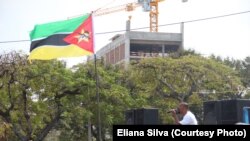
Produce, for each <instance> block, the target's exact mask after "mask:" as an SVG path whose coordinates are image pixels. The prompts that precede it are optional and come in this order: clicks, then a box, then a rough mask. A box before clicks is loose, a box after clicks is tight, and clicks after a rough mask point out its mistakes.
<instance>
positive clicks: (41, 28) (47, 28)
mask: <svg viewBox="0 0 250 141" xmlns="http://www.w3.org/2000/svg"><path fill="white" fill-rule="evenodd" d="M88 17H89V14H87V15H84V16H81V17H77V18H73V19H69V20H64V21H57V22H52V23H46V24H40V25H36V26H35V28H34V29H33V30H32V31H31V33H30V39H31V40H34V39H39V38H44V37H47V36H50V35H53V34H56V33H61V32H73V31H74V30H75V29H76V28H77V27H79V26H80V25H81V24H82V23H83V21H85V20H86V19H87V18H88Z"/></svg>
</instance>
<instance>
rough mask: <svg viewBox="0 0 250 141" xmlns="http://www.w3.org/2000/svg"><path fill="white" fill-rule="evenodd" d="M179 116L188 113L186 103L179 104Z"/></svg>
mask: <svg viewBox="0 0 250 141" xmlns="http://www.w3.org/2000/svg"><path fill="white" fill-rule="evenodd" d="M178 109H179V111H180V114H181V115H185V114H186V113H187V111H188V104H187V103H186V102H181V103H180V104H179V107H178Z"/></svg>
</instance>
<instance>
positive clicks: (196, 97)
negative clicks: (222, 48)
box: [131, 55, 241, 121]
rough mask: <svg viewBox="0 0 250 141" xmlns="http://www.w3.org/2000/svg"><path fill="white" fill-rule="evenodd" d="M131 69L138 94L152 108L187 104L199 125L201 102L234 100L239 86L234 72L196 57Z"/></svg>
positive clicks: (150, 62)
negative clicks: (147, 101)
mask: <svg viewBox="0 0 250 141" xmlns="http://www.w3.org/2000/svg"><path fill="white" fill-rule="evenodd" d="M131 69H132V70H133V74H132V76H133V80H134V83H135V87H136V88H137V90H138V94H141V95H145V97H147V99H148V100H150V101H151V106H155V107H163V108H166V109H169V108H172V107H174V106H176V102H178V101H189V102H190V103H191V107H192V108H193V110H195V109H196V113H199V114H198V118H199V120H200V121H201V119H202V108H201V107H202V102H203V101H207V100H212V99H213V100H215V99H230V98H236V97H238V95H236V94H235V93H236V92H237V89H238V87H239V86H241V81H240V79H239V77H238V76H237V72H235V71H234V70H232V69H231V68H229V67H227V66H225V65H223V64H222V63H220V62H216V61H214V60H212V59H207V58H204V57H200V56H197V55H196V56H190V55H189V56H183V57H180V58H176V59H173V58H155V59H145V60H142V61H141V62H140V63H138V64H136V65H134V66H132V68H131ZM161 112H163V111H161ZM163 114H164V113H163ZM165 120H167V119H165Z"/></svg>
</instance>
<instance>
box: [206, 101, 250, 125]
mask: <svg viewBox="0 0 250 141" xmlns="http://www.w3.org/2000/svg"><path fill="white" fill-rule="evenodd" d="M203 106H204V120H203V123H204V124H236V123H238V122H244V121H243V107H250V100H245V99H235V100H221V101H208V102H204V105H203Z"/></svg>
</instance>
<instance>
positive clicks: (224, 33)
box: [0, 0, 250, 66]
mask: <svg viewBox="0 0 250 141" xmlns="http://www.w3.org/2000/svg"><path fill="white" fill-rule="evenodd" d="M133 1H134V0H91V1H90V0H0V33H1V34H0V42H4V41H18V40H29V32H30V31H31V30H32V29H33V27H34V25H35V24H42V23H48V22H54V21H58V20H67V19H68V18H71V17H74V16H77V15H81V14H85V13H89V12H91V11H93V10H96V9H98V8H101V7H102V8H108V7H113V6H117V5H121V4H126V3H128V2H133ZM244 11H250V0H188V2H186V3H182V0H165V1H163V2H161V3H159V25H164V24H168V23H176V22H182V21H190V20H196V19H200V18H207V17H214V16H220V15H227V14H232V13H238V12H244ZM129 15H131V16H132V21H131V28H140V27H148V26H149V13H148V12H143V10H142V8H141V7H138V8H137V9H136V10H135V11H134V12H124V11H121V12H116V13H112V14H108V15H103V16H99V17H95V18H94V28H95V32H96V33H102V32H109V31H116V30H125V27H126V20H127V19H128V16H129ZM141 31H149V29H144V30H141ZM159 32H175V33H178V32H180V25H172V26H163V27H160V28H159ZM121 33H123V32H121ZM115 34H118V33H110V34H101V35H100V34H98V35H96V36H95V39H96V50H99V49H100V48H101V47H103V46H105V45H106V44H107V43H109V39H110V38H111V37H112V36H114V35H115ZM29 46H30V42H29V41H25V42H17V43H0V53H7V52H9V51H11V50H18V51H22V52H25V53H27V54H28V53H29ZM184 46H185V48H186V49H194V50H196V51H197V52H199V53H201V54H203V55H204V56H208V55H211V54H215V55H220V56H222V57H232V58H235V59H244V58H245V57H246V56H250V12H249V13H246V14H240V15H235V16H229V17H224V18H218V19H211V20H205V21H199V22H192V23H186V24H185V42H184ZM85 59H86V58H85V57H77V58H70V59H67V62H68V65H69V66H71V65H74V64H77V63H79V62H81V61H83V60H85Z"/></svg>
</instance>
